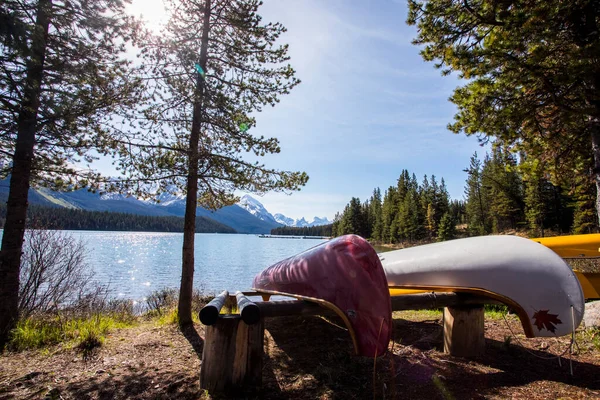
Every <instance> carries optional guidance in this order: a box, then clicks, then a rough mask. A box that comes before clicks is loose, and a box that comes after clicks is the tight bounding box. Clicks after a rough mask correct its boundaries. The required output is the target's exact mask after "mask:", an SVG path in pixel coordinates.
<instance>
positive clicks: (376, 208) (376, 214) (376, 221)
mask: <svg viewBox="0 0 600 400" xmlns="http://www.w3.org/2000/svg"><path fill="white" fill-rule="evenodd" d="M370 206H371V210H370V215H371V219H372V230H371V237H372V238H373V239H374V240H375V241H378V242H380V241H382V240H383V220H382V218H383V216H382V209H381V190H379V188H375V190H373V195H372V196H371V201H370Z"/></svg>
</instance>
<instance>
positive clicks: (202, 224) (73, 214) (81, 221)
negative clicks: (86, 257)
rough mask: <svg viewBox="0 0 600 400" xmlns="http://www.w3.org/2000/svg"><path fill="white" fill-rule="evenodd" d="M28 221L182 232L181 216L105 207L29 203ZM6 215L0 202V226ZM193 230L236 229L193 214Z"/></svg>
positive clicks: (49, 225)
mask: <svg viewBox="0 0 600 400" xmlns="http://www.w3.org/2000/svg"><path fill="white" fill-rule="evenodd" d="M27 217H28V220H29V221H36V223H37V224H38V225H40V226H44V227H47V228H48V229H68V230H93V231H94V230H98V231H132V232H136V231H141V232H183V218H182V217H175V216H173V217H156V216H149V215H136V214H125V213H114V212H108V211H85V210H73V209H66V208H58V207H56V208H55V207H42V206H30V207H29V208H28V210H27ZM5 219H6V205H5V204H3V203H0V228H1V227H3V226H4V221H5ZM196 232H206V233H215V232H218V233H235V230H234V229H233V228H230V227H228V226H227V225H223V224H221V223H220V222H217V221H214V220H212V219H210V218H207V217H197V218H196Z"/></svg>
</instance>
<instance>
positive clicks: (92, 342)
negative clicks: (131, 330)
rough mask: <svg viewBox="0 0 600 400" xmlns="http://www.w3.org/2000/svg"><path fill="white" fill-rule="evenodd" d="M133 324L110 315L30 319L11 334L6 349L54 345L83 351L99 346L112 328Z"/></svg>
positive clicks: (20, 323)
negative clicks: (65, 345) (71, 346)
mask: <svg viewBox="0 0 600 400" xmlns="http://www.w3.org/2000/svg"><path fill="white" fill-rule="evenodd" d="M134 323H135V322H133V321H130V320H127V321H125V320H122V319H120V318H118V317H116V316H113V315H110V314H106V315H105V314H97V315H94V316H90V317H88V318H73V319H67V320H65V319H62V318H60V316H56V317H52V318H47V317H46V318H43V317H37V318H36V317H32V318H27V319H25V320H21V321H19V323H18V324H17V327H16V328H15V329H14V330H13V331H12V336H11V341H10V348H11V349H13V350H16V351H21V350H27V349H39V348H43V347H46V346H49V345H53V344H58V343H67V344H69V345H73V346H75V347H77V348H79V349H81V350H83V351H86V350H88V351H89V350H91V349H92V348H95V347H99V346H101V345H102V344H103V343H104V338H105V337H106V335H107V334H108V333H109V332H110V331H111V330H113V329H118V328H125V327H129V326H132V325H133V324H134Z"/></svg>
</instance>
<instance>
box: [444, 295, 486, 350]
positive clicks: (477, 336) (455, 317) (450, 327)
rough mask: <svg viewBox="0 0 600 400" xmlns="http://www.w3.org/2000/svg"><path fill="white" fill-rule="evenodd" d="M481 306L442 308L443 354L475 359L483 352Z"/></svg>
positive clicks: (483, 339)
mask: <svg viewBox="0 0 600 400" xmlns="http://www.w3.org/2000/svg"><path fill="white" fill-rule="evenodd" d="M483 314H484V313H483V305H472V306H458V307H446V308H444V353H446V354H450V355H453V356H459V357H476V356H479V355H481V354H483V352H484V351H485V338H484V327H483V318H484V316H483Z"/></svg>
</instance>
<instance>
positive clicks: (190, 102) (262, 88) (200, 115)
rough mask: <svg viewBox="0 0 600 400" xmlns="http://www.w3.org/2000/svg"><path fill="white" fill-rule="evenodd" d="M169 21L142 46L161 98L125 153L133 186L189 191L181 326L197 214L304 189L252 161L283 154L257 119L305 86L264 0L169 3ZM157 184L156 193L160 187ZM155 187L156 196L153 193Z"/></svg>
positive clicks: (290, 176)
mask: <svg viewBox="0 0 600 400" xmlns="http://www.w3.org/2000/svg"><path fill="white" fill-rule="evenodd" d="M167 5H168V8H169V14H170V19H169V22H168V24H167V26H166V28H165V29H164V31H163V32H162V33H161V34H160V36H157V37H154V38H152V39H151V40H148V42H147V43H146V44H145V46H144V48H143V51H142V52H143V60H144V65H145V67H146V74H147V78H148V87H147V90H148V92H149V93H150V94H151V95H152V97H151V99H150V101H149V102H148V103H147V104H145V107H144V109H143V114H142V116H140V127H141V129H140V130H138V131H135V130H133V131H129V132H127V135H124V136H123V137H122V138H120V140H121V147H120V148H119V150H120V151H121V154H122V155H123V156H124V157H123V158H122V164H121V166H122V168H123V170H124V172H125V173H126V174H127V177H128V182H139V183H140V186H138V187H136V189H138V188H139V192H138V193H140V194H146V195H148V192H149V190H155V191H160V192H173V191H176V192H178V191H183V192H184V193H186V196H187V198H186V207H185V221H186V223H185V228H184V240H183V261H182V279H181V288H180V296H179V307H178V311H179V314H178V315H179V322H180V324H181V325H182V326H183V325H187V324H190V323H191V322H192V319H191V295H192V285H193V276H194V232H195V225H194V222H195V220H196V219H195V216H196V207H197V206H198V205H202V206H204V207H207V208H211V209H217V208H220V207H222V206H224V205H228V204H232V203H233V202H235V200H236V198H235V196H234V195H233V192H234V190H236V189H239V190H245V191H252V192H265V191H269V190H276V191H289V190H298V189H299V188H300V187H301V186H302V185H304V184H305V183H306V181H307V179H308V177H307V175H306V174H305V173H300V172H285V171H284V172H282V171H277V170H274V169H270V168H267V167H265V166H264V165H263V164H260V163H259V162H254V161H251V159H252V157H262V156H265V155H267V154H270V153H278V152H279V151H280V148H279V143H278V141H277V139H275V138H264V137H262V136H258V135H256V136H255V135H253V134H252V133H251V131H252V128H254V127H255V125H256V122H255V119H254V118H253V117H252V116H251V114H252V113H253V112H259V111H261V110H262V109H263V107H265V106H274V105H275V104H276V103H277V102H278V101H279V97H280V96H281V95H284V94H287V93H289V91H290V90H291V89H292V88H293V87H294V86H296V85H297V84H298V83H299V80H298V79H296V78H295V71H294V70H293V68H292V67H291V66H290V65H289V64H287V61H288V60H289V57H288V55H287V51H288V46H287V45H279V44H278V42H277V41H278V39H279V37H280V35H281V34H282V33H283V32H284V31H285V28H284V27H283V26H282V25H281V24H279V23H267V24H265V23H263V22H262V20H261V17H260V15H258V9H259V7H260V5H261V2H260V1H258V0H240V1H233V0H204V1H196V0H168V1H167ZM152 185H154V186H153V187H152ZM149 187H150V188H149Z"/></svg>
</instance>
